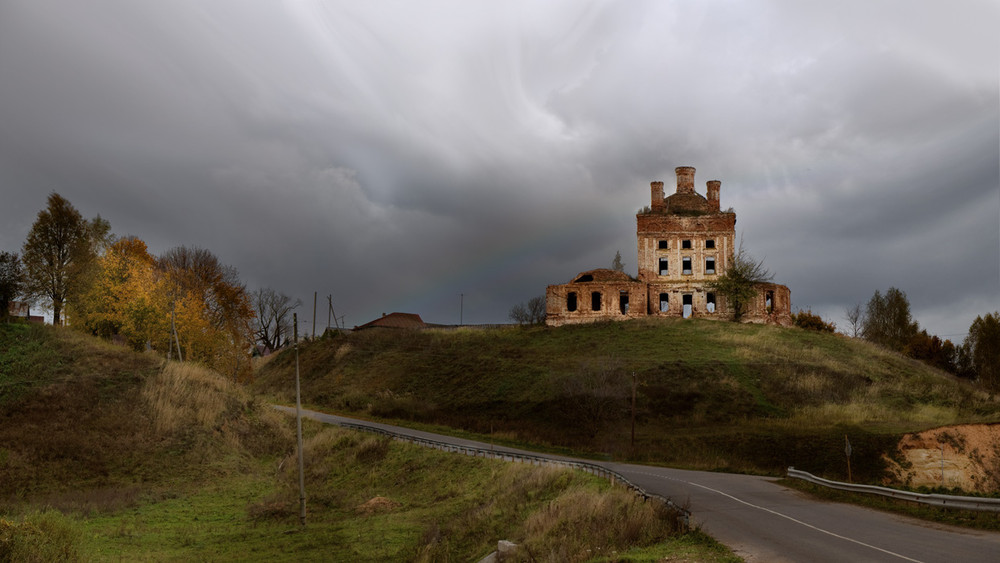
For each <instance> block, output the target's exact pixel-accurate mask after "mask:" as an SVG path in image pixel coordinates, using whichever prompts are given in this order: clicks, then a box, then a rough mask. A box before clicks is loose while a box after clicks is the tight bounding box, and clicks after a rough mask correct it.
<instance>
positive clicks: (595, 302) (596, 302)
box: [590, 291, 601, 311]
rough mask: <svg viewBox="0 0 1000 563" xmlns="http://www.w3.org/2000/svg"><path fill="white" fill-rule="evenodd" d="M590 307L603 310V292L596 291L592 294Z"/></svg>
mask: <svg viewBox="0 0 1000 563" xmlns="http://www.w3.org/2000/svg"><path fill="white" fill-rule="evenodd" d="M590 308H591V310H594V311H600V310H601V292H600V291H595V292H593V293H591V294H590Z"/></svg>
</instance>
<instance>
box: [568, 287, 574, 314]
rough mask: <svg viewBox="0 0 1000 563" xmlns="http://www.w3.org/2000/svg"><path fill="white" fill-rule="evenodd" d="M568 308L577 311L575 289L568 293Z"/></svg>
mask: <svg viewBox="0 0 1000 563" xmlns="http://www.w3.org/2000/svg"><path fill="white" fill-rule="evenodd" d="M566 310H567V311H570V312H572V311H576V292H575V291H571V292H569V293H567V294H566Z"/></svg>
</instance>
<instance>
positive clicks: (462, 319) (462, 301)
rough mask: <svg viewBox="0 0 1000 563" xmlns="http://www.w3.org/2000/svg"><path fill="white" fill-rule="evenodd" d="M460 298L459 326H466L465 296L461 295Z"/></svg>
mask: <svg viewBox="0 0 1000 563" xmlns="http://www.w3.org/2000/svg"><path fill="white" fill-rule="evenodd" d="M458 296H459V302H458V326H462V325H464V324H465V294H464V293H459V294H458Z"/></svg>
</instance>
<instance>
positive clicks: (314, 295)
mask: <svg viewBox="0 0 1000 563" xmlns="http://www.w3.org/2000/svg"><path fill="white" fill-rule="evenodd" d="M313 340H316V292H315V291H314V292H313Z"/></svg>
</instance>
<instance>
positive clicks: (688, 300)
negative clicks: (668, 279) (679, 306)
mask: <svg viewBox="0 0 1000 563" xmlns="http://www.w3.org/2000/svg"><path fill="white" fill-rule="evenodd" d="M682 302H683V304H684V318H685V319H686V318H688V317H690V316H691V308H692V306H693V303H694V296H692V295H691V294H690V293H685V294H684V296H683V301H682Z"/></svg>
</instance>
